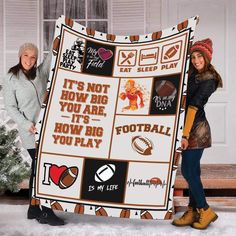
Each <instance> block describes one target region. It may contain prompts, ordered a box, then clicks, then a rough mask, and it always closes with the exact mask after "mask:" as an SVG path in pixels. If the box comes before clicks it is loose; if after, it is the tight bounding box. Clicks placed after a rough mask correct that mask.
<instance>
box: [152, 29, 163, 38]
mask: <svg viewBox="0 0 236 236" xmlns="http://www.w3.org/2000/svg"><path fill="white" fill-rule="evenodd" d="M161 36H162V31H158V32H153V33H152V40H157V39H160V38H161Z"/></svg>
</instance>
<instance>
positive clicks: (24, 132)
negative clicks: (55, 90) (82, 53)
mask: <svg viewBox="0 0 236 236" xmlns="http://www.w3.org/2000/svg"><path fill="white" fill-rule="evenodd" d="M50 62H51V53H49V54H48V56H47V57H46V59H45V60H44V61H43V63H42V64H40V66H38V68H37V76H36V78H35V79H34V80H28V79H27V77H26V76H25V75H24V73H23V72H22V71H19V73H18V76H15V75H13V74H12V73H8V74H7V75H6V77H5V78H4V80H3V96H4V103H5V108H6V110H7V112H8V114H9V116H10V117H11V118H12V119H13V120H14V121H15V122H16V123H17V125H18V129H19V134H20V137H21V140H22V144H23V147H24V148H26V149H33V148H35V137H34V134H32V133H30V132H29V129H30V127H31V125H32V124H34V125H35V124H36V122H37V119H38V116H39V113H40V109H41V104H42V102H43V96H44V93H45V91H46V86H47V80H48V77H49V72H50Z"/></svg>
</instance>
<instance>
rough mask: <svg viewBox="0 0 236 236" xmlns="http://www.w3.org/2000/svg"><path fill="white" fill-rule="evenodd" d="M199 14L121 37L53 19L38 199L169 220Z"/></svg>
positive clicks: (79, 209) (61, 206)
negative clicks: (137, 33) (51, 53)
mask: <svg viewBox="0 0 236 236" xmlns="http://www.w3.org/2000/svg"><path fill="white" fill-rule="evenodd" d="M197 20H198V17H194V18H190V19H188V20H186V21H184V22H182V23H180V24H178V25H176V26H174V27H172V28H169V29H165V30H162V31H159V32H154V33H151V34H146V35H134V36H117V35H112V34H105V33H101V32H97V31H94V30H92V29H90V28H86V27H84V26H82V25H80V24H77V23H75V22H74V21H73V20H71V19H67V18H65V17H64V16H62V17H60V18H59V19H58V20H57V22H56V27H55V37H54V41H53V56H52V61H51V72H50V78H49V81H48V85H47V93H46V97H45V101H44V103H43V106H42V110H41V113H40V119H39V122H38V124H37V130H38V131H39V133H38V134H37V135H36V146H37V150H38V152H37V155H36V158H37V170H36V176H35V182H34V191H33V197H34V199H35V200H36V201H40V202H41V204H42V205H45V206H48V207H51V208H52V209H57V210H62V211H68V212H74V213H79V214H93V215H97V216H112V217H121V218H136V219H170V218H171V216H172V207H173V189H174V181H175V175H176V170H177V166H178V161H179V158H180V154H181V150H180V140H181V136H182V126H183V122H184V110H185V108H184V107H185V98H186V89H187V87H186V84H187V79H188V67H189V59H190V58H189V55H188V48H189V46H190V45H191V43H192V41H193V35H194V30H195V25H196V23H197Z"/></svg>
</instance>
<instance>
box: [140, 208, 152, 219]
mask: <svg viewBox="0 0 236 236" xmlns="http://www.w3.org/2000/svg"><path fill="white" fill-rule="evenodd" d="M140 218H141V219H146V220H151V219H153V217H152V215H151V213H150V212H148V211H147V210H141V212H140Z"/></svg>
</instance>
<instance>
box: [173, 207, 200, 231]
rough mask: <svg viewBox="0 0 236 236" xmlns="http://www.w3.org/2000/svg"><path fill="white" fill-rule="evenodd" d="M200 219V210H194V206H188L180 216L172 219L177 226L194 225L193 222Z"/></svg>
mask: <svg viewBox="0 0 236 236" xmlns="http://www.w3.org/2000/svg"><path fill="white" fill-rule="evenodd" d="M197 220H198V212H197V211H196V210H194V209H193V208H192V207H188V209H187V211H185V212H184V214H183V215H182V216H181V217H180V218H178V219H175V220H173V221H172V225H175V226H187V225H192V223H193V222H196V221H197Z"/></svg>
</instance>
